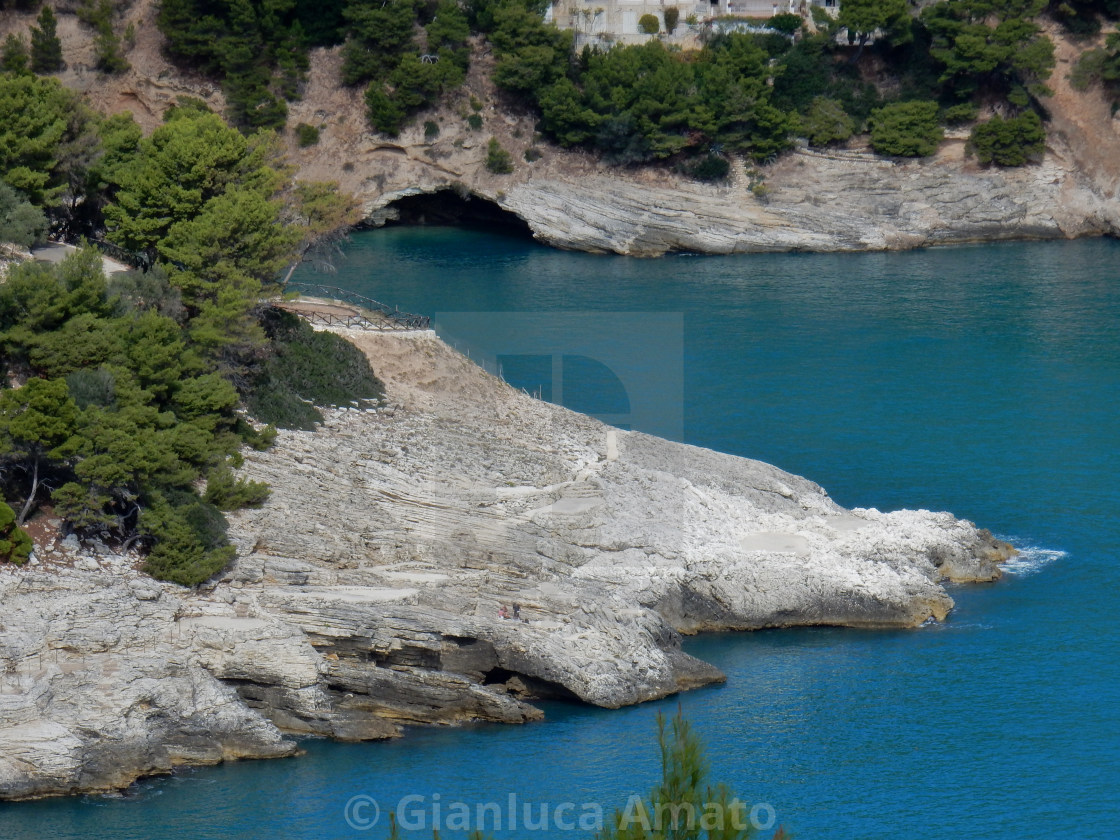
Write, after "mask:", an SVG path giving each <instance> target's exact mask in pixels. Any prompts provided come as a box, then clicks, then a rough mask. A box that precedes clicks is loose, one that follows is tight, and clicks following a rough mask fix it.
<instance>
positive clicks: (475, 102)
mask: <svg viewBox="0 0 1120 840" xmlns="http://www.w3.org/2000/svg"><path fill="white" fill-rule="evenodd" d="M471 110H472V111H474V112H475V113H478V112H479V111H481V110H482V102H480V101H479V99H478V97H477V96H475V95H474V94H471Z"/></svg>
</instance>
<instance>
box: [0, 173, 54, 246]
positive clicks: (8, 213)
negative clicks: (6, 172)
mask: <svg viewBox="0 0 1120 840" xmlns="http://www.w3.org/2000/svg"><path fill="white" fill-rule="evenodd" d="M46 236H47V217H46V216H45V215H44V214H43V211H42V210H40V209H39V208H38V207H36V206H35V205H33V204H32V203H31V202H30V201H28V200H27V198H26V196H24V195H23V194H22V193H20V192H17V191H16V190H14V189H12V188H11V187H9V186H8V185H7V184H5V183H4V182H3V181H0V242H11V243H13V244H15V245H20V246H22V247H24V248H30V247H32V246H33V245H35V244H36V243H38V242H42V241H43V240H44V239H45V238H46Z"/></svg>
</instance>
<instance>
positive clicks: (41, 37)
mask: <svg viewBox="0 0 1120 840" xmlns="http://www.w3.org/2000/svg"><path fill="white" fill-rule="evenodd" d="M36 23H37V24H38V26H32V27H31V69H32V70H33V71H35V72H36V73H39V74H41V75H42V74H47V73H57V72H58V71H59V70H61V69H62V68H63V67H64V66H65V65H64V64H63V62H62V41H60V40H59V38H58V18H56V17H55V15H54V10H53V9H51V7H50V6H43V11H41V12H39V18H38V20H37V21H36Z"/></svg>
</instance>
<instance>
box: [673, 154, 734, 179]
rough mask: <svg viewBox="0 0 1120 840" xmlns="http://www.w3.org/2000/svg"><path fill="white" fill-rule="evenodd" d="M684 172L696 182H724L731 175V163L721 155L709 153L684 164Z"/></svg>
mask: <svg viewBox="0 0 1120 840" xmlns="http://www.w3.org/2000/svg"><path fill="white" fill-rule="evenodd" d="M684 171H685V173H686V174H688V175H689V176H690V177H692V178H695V179H696V180H697V181H726V180H727V177H728V176H729V175H730V174H731V163H730V162H729V161H728V160H727V158H725V157H723V156H722V155H717V154H715V153H712V152H709V153H708V154H706V155H703V156H702V157H699V158H697V159H696V160H695V161H692V162H691V163H689V164H686V165H685V167H684Z"/></svg>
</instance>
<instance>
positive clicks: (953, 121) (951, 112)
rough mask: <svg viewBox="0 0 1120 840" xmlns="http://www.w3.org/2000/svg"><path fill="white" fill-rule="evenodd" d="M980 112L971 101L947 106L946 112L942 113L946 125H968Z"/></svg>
mask: <svg viewBox="0 0 1120 840" xmlns="http://www.w3.org/2000/svg"><path fill="white" fill-rule="evenodd" d="M979 113H980V112H979V111H978V110H977V109H976V106H975V105H973V104H972V103H971V102H963V103H961V104H960V105H953V106H952V107H951V108H946V109H945V113H944V114H942V115H941V119H942V120H943V121H944V123H945V124H946V125H966V124H967V123H970V122H974V121H975V120H976V117H977V116H978V115H979Z"/></svg>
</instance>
